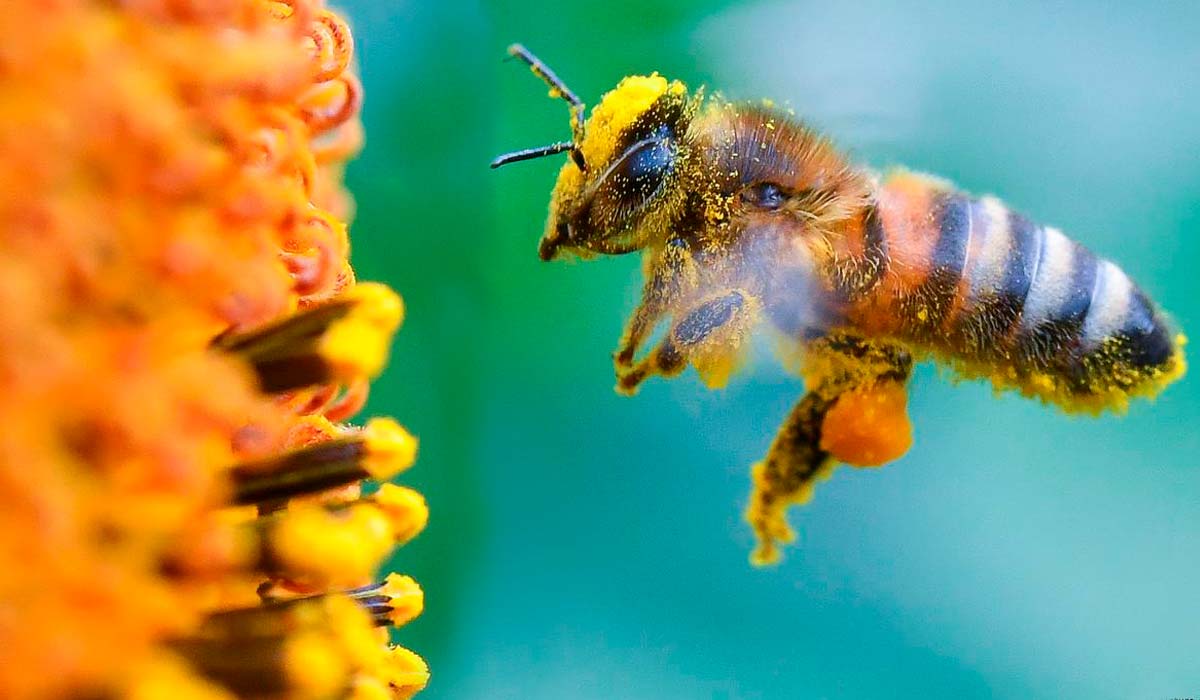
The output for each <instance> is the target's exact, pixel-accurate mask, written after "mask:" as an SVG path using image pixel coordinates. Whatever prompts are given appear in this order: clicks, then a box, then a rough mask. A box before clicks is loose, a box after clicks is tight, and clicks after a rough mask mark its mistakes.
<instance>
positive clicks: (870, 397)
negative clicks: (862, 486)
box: [821, 382, 913, 467]
mask: <svg viewBox="0 0 1200 700" xmlns="http://www.w3.org/2000/svg"><path fill="white" fill-rule="evenodd" d="M907 406H908V394H907V392H906V391H905V390H904V386H903V385H901V384H899V383H897V382H881V383H877V384H872V385H869V386H866V387H864V388H861V389H856V390H854V391H850V392H847V393H845V394H843V395H842V396H840V397H839V398H838V400H837V402H836V403H835V404H834V405H833V407H832V408H830V409H829V412H828V413H826V414H825V420H824V422H823V423H822V426H821V449H823V450H825V451H826V452H828V453H829V454H831V455H832V456H833V458H834V459H836V460H838V461H839V462H844V463H846V464H849V465H851V466H855V467H878V466H881V465H884V464H887V463H888V462H891V461H892V460H895V459H897V458H899V457H900V456H902V455H903V454H904V453H905V452H908V449H909V448H910V447H912V441H913V440H912V423H910V422H909V420H908V408H907Z"/></svg>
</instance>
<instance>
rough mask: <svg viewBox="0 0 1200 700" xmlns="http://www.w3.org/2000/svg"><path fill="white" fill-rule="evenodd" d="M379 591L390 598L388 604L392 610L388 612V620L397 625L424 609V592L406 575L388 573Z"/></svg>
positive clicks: (409, 619) (404, 622)
mask: <svg viewBox="0 0 1200 700" xmlns="http://www.w3.org/2000/svg"><path fill="white" fill-rule="evenodd" d="M381 593H382V594H383V595H386V596H388V598H390V600H389V601H388V605H389V606H391V608H392V612H390V613H388V620H389V621H390V622H391V623H392V624H393V625H395V626H397V627H399V626H400V625H403V624H406V623H408V622H410V621H412V620H413V618H415V617H417V616H418V615H420V614H421V611H422V610H424V609H425V592H424V591H422V590H421V587H420V586H419V585H418V584H417V582H416V581H414V580H413V579H412V578H410V577H408V576H401V575H400V574H388V577H387V578H386V579H384V582H383V590H382V591H381Z"/></svg>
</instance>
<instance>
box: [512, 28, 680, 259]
mask: <svg viewBox="0 0 1200 700" xmlns="http://www.w3.org/2000/svg"><path fill="white" fill-rule="evenodd" d="M509 51H510V53H512V54H513V55H514V56H517V57H518V58H522V59H523V60H525V61H526V62H527V63H529V65H530V67H531V68H532V69H533V72H534V73H535V74H537V75H539V76H540V77H542V78H543V79H544V80H546V82H547V83H549V84H550V86H551V95H552V96H557V97H563V98H564V99H566V100H567V102H568V104H570V106H571V114H572V118H573V120H572V136H573V138H572V140H571V141H570V142H567V143H561V144H553V145H551V146H546V147H544V148H539V149H529V150H527V151H518V152H516V153H511V154H508V155H505V156H501V157H500V158H497V159H496V160H495V161H494V162H493V163H492V166H493V167H496V166H499V165H503V164H505V163H510V162H514V161H516V160H526V159H528V158H536V157H540V156H544V155H550V154H552V153H561V152H567V153H569V154H570V156H571V158H570V159H569V160H568V161H567V162H566V163H565V164H564V165H563V168H562V170H561V171H559V174H558V181H557V182H556V183H555V186H554V192H553V194H552V195H551V200H550V216H549V220H548V221H547V222H546V232H545V234H544V235H543V236H542V240H541V242H540V243H539V245H538V255H539V256H540V257H541V258H542V259H543V260H549V259H551V258H553V257H555V256H556V255H557V254H558V253H559V251H562V250H568V251H571V252H574V253H577V254H580V255H584V256H587V255H591V254H608V255H619V254H622V253H629V252H632V251H635V250H638V249H640V248H642V247H644V246H645V245H646V244H647V243H648V242H649V238H651V237H652V236H653V233H652V231H654V230H657V229H658V227H655V226H647V225H645V224H646V223H647V222H648V221H650V220H652V219H654V218H655V217H661V216H663V215H664V214H665V213H666V212H667V211H668V210H670V209H673V208H674V207H673V206H672V204H673V203H674V201H675V200H676V199H678V197H673V196H671V195H672V193H673V192H675V191H677V190H678V188H673V187H671V185H672V184H673V183H674V182H675V181H676V179H677V177H678V170H679V168H678V166H679V163H680V161H681V160H682V158H683V157H684V153H683V150H684V149H683V146H682V138H683V135H684V133H685V131H686V129H687V125H688V122H689V121H690V118H691V116H692V114H693V113H694V111H695V109H694V105H695V104H696V102H697V98H689V96H688V93H687V89H686V88H685V87H684V85H683V83H681V82H679V81H668V80H667V79H666V78H663V77H662V76H660V75H658V74H652V75H649V76H641V75H638V76H630V77H627V78H625V79H624V80H622V81H621V82H620V83H619V84H618V85H617V87H616V88H614V89H612V90H611V91H609V92H608V93H607V94H605V95H604V97H603V98H602V99H601V101H600V104H598V105H597V106H596V107H595V108H594V109H593V110H592V113H591V116H590V117H588V118H587V120H586V121H585V120H584V119H583V110H584V105H583V103H582V102H580V101H579V99H578V98H577V97H575V95H574V93H572V92H571V91H570V90H568V89H567V88H566V86H565V85H563V84H562V83H561V81H559V80H558V78H557V76H555V75H554V74H553V72H551V71H550V70H549V69H547V68H546V67H545V66H544V65H543V64H542V63H541V62H540V61H538V60H537V59H536V58H534V57H532V55H531V54H529V53H528V51H526V50H525V49H524V48H523V47H520V46H514V47H512V48H510V49H509Z"/></svg>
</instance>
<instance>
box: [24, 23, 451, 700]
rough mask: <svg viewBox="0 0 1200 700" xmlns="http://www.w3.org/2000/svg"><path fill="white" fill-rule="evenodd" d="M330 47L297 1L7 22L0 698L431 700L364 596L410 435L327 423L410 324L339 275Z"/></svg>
mask: <svg viewBox="0 0 1200 700" xmlns="http://www.w3.org/2000/svg"><path fill="white" fill-rule="evenodd" d="M352 49H353V45H352V38H351V33H350V31H349V29H348V27H347V25H346V23H345V22H344V21H343V20H342V19H341V18H340V17H338V16H337V15H336V14H335V13H333V12H332V11H330V10H328V9H325V8H324V7H322V5H321V3H320V2H319V0H292V1H290V2H269V1H266V0H122V1H121V2H96V1H93V2H85V1H83V0H62V1H61V2H59V1H55V2H36V1H34V0H18V2H15V3H12V4H11V6H10V7H6V8H5V20H4V22H0V421H2V425H3V426H4V429H3V430H2V431H0V696H3V697H14V698H21V697H45V696H61V695H88V696H92V695H97V696H99V695H106V696H116V695H127V696H129V697H136V698H158V697H164V696H167V695H168V694H170V695H171V696H172V697H174V698H190V697H197V698H199V697H205V698H208V697H213V698H217V697H229V696H230V695H247V694H249V695H264V694H276V695H288V696H296V697H321V696H325V695H329V694H331V693H347V694H353V695H356V696H359V697H409V696H411V695H412V694H413V693H415V692H417V691H418V690H420V688H422V687H423V686H424V684H425V682H426V680H427V679H428V670H427V668H426V667H425V664H424V662H423V661H422V660H421V659H420V657H418V656H417V655H416V654H413V653H412V652H409V651H407V650H404V649H401V648H398V647H389V646H388V643H387V635H386V632H384V631H383V629H382V628H385V627H387V626H394V625H400V624H404V623H405V622H407V621H409V620H411V619H412V618H413V617H415V616H416V615H417V614H419V612H420V610H421V607H422V604H423V594H422V593H421V591H420V588H419V587H418V586H417V584H416V583H415V582H414V581H413V580H412V579H410V578H407V577H400V576H397V575H390V576H388V577H386V578H385V579H384V580H383V581H382V582H374V581H373V580H372V577H373V576H374V575H375V573H376V571H377V569H378V567H379V565H380V563H381V562H382V561H383V560H384V559H385V558H386V557H387V556H388V555H389V553H390V552H391V550H392V548H393V547H394V546H396V545H398V544H402V543H403V542H405V541H407V540H408V539H410V538H412V537H413V536H415V535H416V534H417V533H418V532H419V531H420V530H421V528H422V527H423V526H424V524H425V520H426V518H427V517H428V511H427V509H426V506H425V503H424V500H423V499H422V498H421V497H420V495H419V494H418V493H416V492H415V491H412V490H410V489H406V488H404V487H400V486H396V485H392V484H384V485H383V486H381V487H379V488H377V489H374V490H373V489H372V487H371V484H374V483H377V482H386V481H387V480H388V479H390V478H392V477H393V476H394V475H396V474H398V473H399V472H400V471H402V470H404V469H407V468H408V467H409V466H411V464H412V463H413V461H414V459H415V453H416V440H415V439H414V438H413V437H412V436H411V435H409V434H408V433H407V432H406V431H405V430H404V429H403V428H402V427H400V426H399V425H398V424H396V423H395V422H394V421H392V420H390V419H386V418H376V419H372V420H370V421H368V422H367V423H366V424H365V426H363V427H352V426H349V425H346V424H344V421H346V420H347V419H348V418H350V417H351V416H353V415H354V414H355V413H357V412H358V411H359V409H360V408H361V407H362V405H363V402H364V401H365V398H366V391H367V382H368V380H369V379H370V378H371V377H373V376H374V375H375V374H377V373H378V372H379V371H380V370H381V369H382V366H383V364H384V362H385V358H386V352H387V348H388V345H389V343H390V339H391V336H392V334H393V333H394V332H395V330H396V328H397V327H398V326H399V324H400V321H401V318H402V315H403V307H402V304H401V302H400V299H399V297H397V296H396V295H395V294H394V293H393V292H392V291H391V290H389V289H388V288H386V287H384V286H382V285H377V284H365V283H364V284H357V283H356V282H355V279H354V274H353V271H352V270H351V268H350V265H349V263H348V261H347V252H348V242H347V231H346V223H345V222H346V221H347V219H348V218H349V216H350V208H351V205H350V200H349V197H348V196H347V195H346V193H345V192H344V191H343V189H342V187H341V168H342V164H343V163H344V161H345V160H346V159H347V158H348V157H349V156H351V155H352V154H353V153H354V152H356V150H357V149H358V147H359V146H360V144H361V140H362V133H361V125H360V122H359V120H358V109H359V105H360V102H361V95H362V89H361V86H360V84H359V82H358V80H357V78H356V77H355V76H354V73H353V72H352V70H351V67H350V63H351V56H352ZM364 484H367V487H366V488H365V489H364V488H363V485H364Z"/></svg>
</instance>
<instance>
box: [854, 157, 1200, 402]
mask: <svg viewBox="0 0 1200 700" xmlns="http://www.w3.org/2000/svg"><path fill="white" fill-rule="evenodd" d="M859 224H860V225H859V226H856V227H852V228H855V229H856V230H854V231H851V232H850V235H849V238H852V239H857V240H856V241H850V242H848V244H847V245H848V250H847V251H842V255H841V262H840V265H839V269H838V274H837V278H836V280H835V282H836V283H837V286H839V287H841V288H842V291H843V293H844V294H845V297H846V298H847V300H848V302H849V304H848V310H847V315H848V317H849V320H850V322H851V323H852V324H853V325H855V326H857V327H859V328H860V329H861V330H863V331H865V332H867V333H868V334H871V335H883V336H887V337H893V338H895V339H897V340H900V341H903V342H906V343H908V344H910V345H913V346H915V347H917V348H918V349H926V350H930V351H933V352H934V353H936V354H938V355H940V356H942V357H944V358H946V359H949V360H951V361H953V362H954V364H955V365H956V366H958V367H959V368H960V369H962V370H963V371H964V372H965V373H967V374H969V375H972V376H979V375H982V376H988V377H990V378H991V379H992V380H993V381H994V382H995V383H997V384H998V385H1001V386H1006V387H1014V388H1018V389H1021V390H1022V391H1024V392H1025V393H1029V394H1036V395H1040V396H1042V397H1044V398H1046V399H1049V400H1052V401H1054V402H1056V403H1059V404H1061V405H1063V406H1065V407H1068V408H1075V407H1079V408H1091V409H1098V408H1104V407H1109V406H1115V405H1121V404H1123V403H1124V400H1125V398H1126V397H1127V396H1129V395H1131V394H1142V393H1149V392H1152V391H1154V390H1156V389H1157V388H1159V387H1161V386H1162V385H1163V384H1165V383H1166V382H1167V381H1169V380H1170V379H1173V378H1175V377H1177V376H1178V375H1179V374H1180V373H1181V372H1182V369H1183V359H1182V356H1181V354H1180V352H1179V349H1178V346H1177V345H1178V344H1177V342H1176V340H1175V338H1174V337H1173V336H1174V334H1173V332H1172V331H1171V330H1170V329H1169V327H1168V326H1167V325H1166V323H1165V321H1164V319H1163V318H1162V316H1161V315H1160V314H1159V313H1158V312H1157V311H1156V310H1155V308H1154V306H1153V305H1152V304H1151V302H1150V301H1149V300H1148V299H1147V298H1146V296H1145V295H1144V294H1143V293H1142V292H1141V291H1140V290H1139V289H1138V288H1137V287H1136V286H1135V285H1134V284H1133V283H1132V282H1131V281H1130V280H1129V278H1128V277H1127V276H1126V275H1125V273H1124V272H1122V271H1121V269H1120V268H1118V267H1117V266H1116V265H1114V264H1113V263H1111V262H1109V261H1107V260H1102V259H1100V258H1097V257H1096V256H1094V255H1093V254H1092V253H1090V252H1089V251H1088V250H1087V249H1085V248H1083V247H1082V246H1080V245H1079V244H1077V243H1075V242H1074V241H1072V240H1070V239H1068V238H1067V237H1066V236H1064V235H1063V234H1062V233H1061V232H1059V231H1058V230H1057V229H1054V228H1050V227H1043V226H1039V225H1037V224H1034V223H1032V222H1030V221H1029V220H1028V219H1026V218H1025V217H1023V216H1021V215H1019V214H1016V213H1014V212H1012V211H1009V210H1008V209H1007V208H1006V207H1005V206H1004V205H1003V204H1001V203H1000V202H999V201H997V200H996V199H994V198H991V197H984V198H981V199H975V198H972V197H968V196H966V195H963V194H961V193H957V192H953V191H951V190H949V189H947V188H946V187H944V186H943V185H941V184H940V183H938V182H936V181H932V180H929V179H927V178H923V177H920V176H916V175H912V174H900V175H896V176H893V177H892V178H890V179H889V180H887V181H886V182H885V183H884V184H883V186H882V187H881V188H880V191H879V195H878V203H877V205H876V206H875V207H872V208H870V209H868V211H867V212H866V214H865V215H864V217H863V219H862V221H861V222H859Z"/></svg>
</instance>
